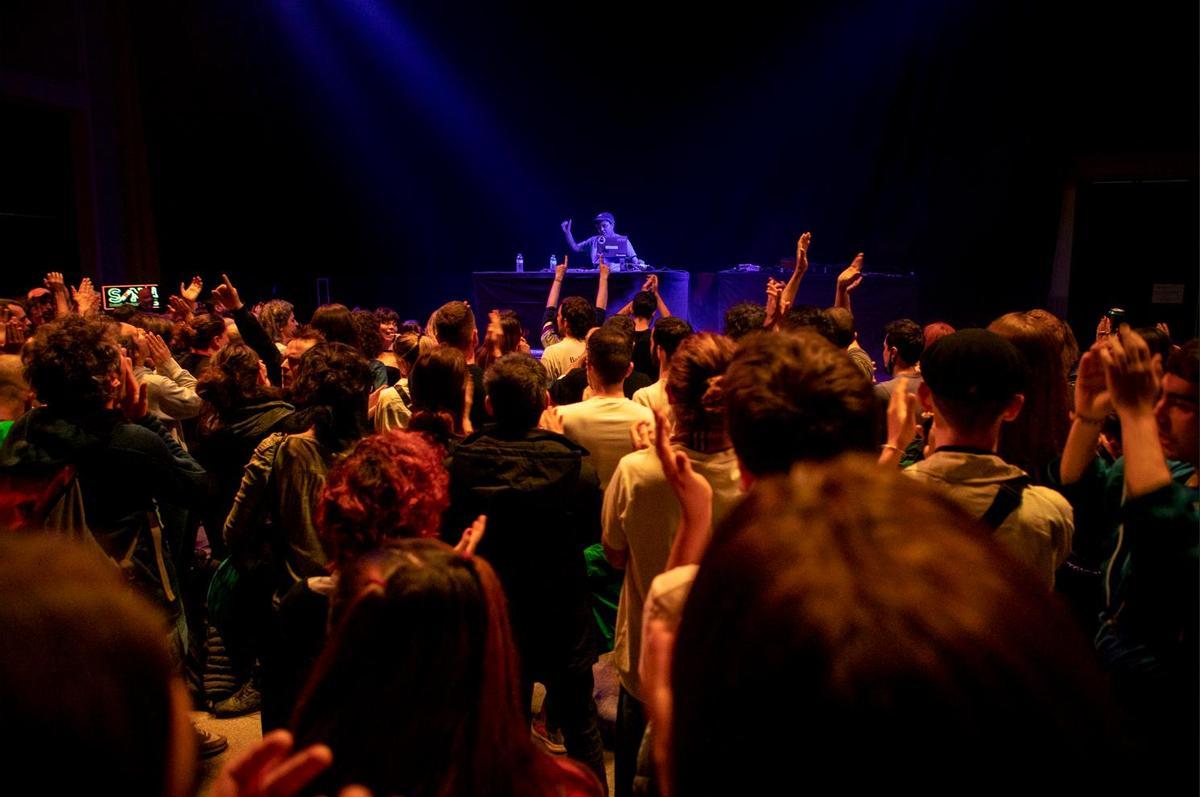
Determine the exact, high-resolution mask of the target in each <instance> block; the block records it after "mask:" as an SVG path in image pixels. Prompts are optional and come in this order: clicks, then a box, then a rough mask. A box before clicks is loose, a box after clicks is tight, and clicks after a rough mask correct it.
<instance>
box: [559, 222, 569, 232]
mask: <svg viewBox="0 0 1200 797" xmlns="http://www.w3.org/2000/svg"><path fill="white" fill-rule="evenodd" d="M560 226H561V227H562V231H563V232H567V233H569V232H570V231H571V220H570V219H567V220H566V221H564V222H563V223H562V224H561V225H560Z"/></svg>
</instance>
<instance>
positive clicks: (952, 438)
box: [935, 418, 1000, 453]
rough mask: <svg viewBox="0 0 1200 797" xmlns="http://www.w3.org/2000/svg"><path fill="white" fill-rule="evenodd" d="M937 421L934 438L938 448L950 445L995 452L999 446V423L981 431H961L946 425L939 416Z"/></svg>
mask: <svg viewBox="0 0 1200 797" xmlns="http://www.w3.org/2000/svg"><path fill="white" fill-rule="evenodd" d="M938 421H939V423H938V428H937V433H936V438H935V439H936V442H937V447H938V448H939V449H941V448H945V447H947V446H951V447H953V448H976V449H979V450H981V451H991V452H993V453H995V451H996V450H997V449H998V448H1000V424H999V423H996V425H995V426H993V427H992V428H990V429H986V430H984V431H981V432H962V431H959V430H958V429H954V428H951V427H949V426H946V425H945V421H944V419H942V418H939V419H938Z"/></svg>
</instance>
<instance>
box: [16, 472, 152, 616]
mask: <svg viewBox="0 0 1200 797" xmlns="http://www.w3.org/2000/svg"><path fill="white" fill-rule="evenodd" d="M148 515H149V517H148V520H149V527H150V535H151V538H152V540H153V543H154V558H155V562H156V565H157V568H158V576H159V579H160V580H161V582H162V589H163V593H164V595H165V596H166V598H167V600H168V601H172V602H173V601H174V600H175V593H174V591H173V590H172V589H171V582H170V579H169V578H168V576H167V567H166V561H165V558H164V550H163V535H162V523H161V521H160V520H159V517H158V512H157V511H155V512H150V513H148ZM0 527H3V528H5V529H7V530H9V531H16V532H39V531H49V532H52V533H55V534H59V535H61V536H63V537H65V538H67V539H69V540H72V541H74V542H76V543H78V544H80V545H82V546H83V547H84V548H87V549H88V550H90V551H92V552H94V553H95V554H96V555H97V556H100V557H103V558H105V559H107V560H108V561H110V562H112V564H113V565H114V566H115V567H117V568H118V569H119V570H120V571H121V574H122V575H123V576H124V577H125V579H126V581H130V582H132V581H133V554H134V551H135V550H136V549H137V543H138V538H137V537H136V536H135V537H134V539H133V541H132V542H130V544H129V548H128V550H126V551H124V552H123V553H122V554H121V555H120V556H114V555H112V554H110V553H109V552H108V551H106V550H105V549H104V547H103V546H102V545H100V542H99V541H98V540H97V539H96V536H95V535H94V534H93V533H92V530H91V527H90V526H88V522H87V513H86V512H85V511H84V506H83V490H82V489H80V486H79V479H78V475H77V472H76V469H75V466H74V465H64V466H62V467H61V468H59V469H57V470H55V471H53V472H51V473H48V474H42V475H37V476H15V475H13V474H10V473H0Z"/></svg>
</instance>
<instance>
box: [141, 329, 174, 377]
mask: <svg viewBox="0 0 1200 797" xmlns="http://www.w3.org/2000/svg"><path fill="white" fill-rule="evenodd" d="M142 337H143V338H144V339H145V342H146V356H147V358H148V359H149V360H150V362H151V363H153V365H154V367H155V368H162V367H163V366H164V365H166V364H167V363H169V362H170V361H171V360H172V359H174V357H173V355H172V354H171V349H170V347H169V346H167V342H166V341H165V340H163V339H162V337H161V336H159V335H157V334H156V333H154V332H147V333H145V334H144V335H143V336H142Z"/></svg>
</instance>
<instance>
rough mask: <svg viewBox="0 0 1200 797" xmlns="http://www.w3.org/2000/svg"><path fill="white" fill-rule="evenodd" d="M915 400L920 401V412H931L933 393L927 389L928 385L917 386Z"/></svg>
mask: <svg viewBox="0 0 1200 797" xmlns="http://www.w3.org/2000/svg"><path fill="white" fill-rule="evenodd" d="M917 398H919V399H920V400H921V409H922V410H924V411H925V412H933V391H932V390H930V389H929V385H927V384H925V383H924V382H922V383H921V384H919V385H917Z"/></svg>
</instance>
